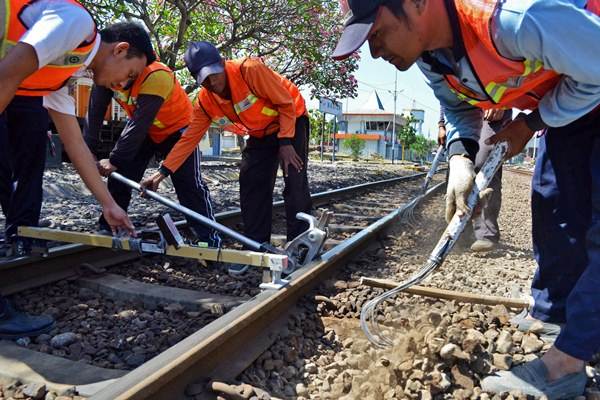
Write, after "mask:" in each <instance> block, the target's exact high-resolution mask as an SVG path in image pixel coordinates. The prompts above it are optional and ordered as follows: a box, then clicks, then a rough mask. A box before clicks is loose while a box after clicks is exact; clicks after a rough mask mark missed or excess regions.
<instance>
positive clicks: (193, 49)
mask: <svg viewBox="0 0 600 400" xmlns="http://www.w3.org/2000/svg"><path fill="white" fill-rule="evenodd" d="M183 59H184V60H185V65H186V66H187V68H188V70H189V71H190V73H191V74H192V76H193V77H194V78H196V81H197V82H198V85H202V82H204V80H205V79H206V77H207V76H209V75H212V74H218V73H221V72H223V71H225V68H224V67H223V58H222V57H221V55H220V54H219V50H218V49H217V48H216V47H215V46H214V45H213V44H212V43H209V42H191V43H190V45H189V46H188V48H187V50H186V51H185V54H184V56H183Z"/></svg>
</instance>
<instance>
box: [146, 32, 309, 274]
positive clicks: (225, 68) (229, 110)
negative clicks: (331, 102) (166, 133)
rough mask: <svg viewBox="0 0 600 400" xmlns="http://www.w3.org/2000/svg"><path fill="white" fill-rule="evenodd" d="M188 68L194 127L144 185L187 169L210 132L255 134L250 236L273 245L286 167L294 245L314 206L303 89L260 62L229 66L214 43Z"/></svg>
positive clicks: (246, 195) (248, 166) (248, 168)
mask: <svg viewBox="0 0 600 400" xmlns="http://www.w3.org/2000/svg"><path fill="white" fill-rule="evenodd" d="M185 62H186V65H187V67H188V69H189V71H190V72H191V74H192V76H194V77H195V78H196V80H197V82H198V84H199V85H201V86H202V88H201V89H200V92H199V93H198V99H197V100H196V103H195V107H194V115H193V117H192V123H191V124H190V127H189V128H188V129H187V130H186V131H185V132H184V133H183V135H182V136H181V139H180V140H179V142H178V143H177V144H176V145H175V147H174V148H173V150H172V151H171V153H170V154H169V155H168V156H167V158H166V160H165V161H164V162H163V163H162V166H161V167H160V170H159V171H158V172H157V173H156V174H155V175H153V176H152V177H150V178H148V179H146V180H145V181H143V182H142V185H145V186H148V187H150V188H154V189H156V188H157V187H158V185H159V183H160V182H161V181H162V180H163V179H164V178H165V177H167V176H168V175H170V174H171V173H173V172H174V171H176V170H177V169H178V168H179V167H180V165H181V164H182V163H183V162H184V160H185V159H186V158H187V157H188V156H189V154H190V153H191V152H192V151H193V150H194V148H195V147H196V146H197V145H198V143H199V142H200V140H201V139H202V137H203V136H204V135H205V133H206V132H207V131H208V128H209V127H210V126H211V125H213V126H217V127H219V128H222V129H225V130H226V131H230V132H233V133H235V134H237V135H241V136H244V135H249V136H250V138H249V139H248V141H247V144H246V147H245V148H244V151H243V153H242V165H241V169H240V203H241V209H242V219H243V222H244V232H245V234H246V235H247V236H248V237H250V238H251V239H253V240H256V241H258V242H263V243H264V242H267V243H268V242H270V240H271V219H272V217H271V215H272V202H273V189H274V185H275V178H276V176H277V170H278V168H279V165H280V164H281V167H282V169H283V172H284V180H285V189H284V191H283V197H284V201H285V211H286V219H287V237H288V240H292V239H293V238H295V237H296V236H298V235H299V234H301V233H302V232H304V231H305V230H306V229H307V228H308V226H307V224H306V223H305V222H303V221H298V220H297V219H296V214H297V213H299V212H309V211H310V209H311V207H312V204H311V199H310V192H309V187H308V178H307V175H306V165H307V162H308V137H309V130H310V124H309V120H308V116H307V111H306V105H305V103H304V99H303V98H302V95H301V94H300V92H299V90H298V88H297V87H296V85H294V84H293V83H292V82H290V81H289V80H287V79H285V78H284V77H282V76H281V75H279V74H277V73H276V72H274V71H273V70H271V69H269V68H268V67H267V66H266V65H265V64H263V62H262V61H261V60H259V59H256V58H245V59H239V60H227V61H225V60H223V59H222V58H221V55H220V54H219V51H218V50H217V49H216V47H215V46H213V45H212V44H211V43H208V42H195V43H191V44H190V46H189V48H188V49H187V51H186V53H185ZM247 268H248V267H247V266H245V265H234V266H231V267H230V269H229V273H230V274H232V275H239V274H242V273H244V272H245V271H246V270H247Z"/></svg>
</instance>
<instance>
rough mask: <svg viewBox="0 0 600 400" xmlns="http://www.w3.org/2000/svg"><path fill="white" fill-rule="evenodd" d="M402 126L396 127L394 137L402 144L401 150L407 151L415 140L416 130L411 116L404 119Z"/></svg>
mask: <svg viewBox="0 0 600 400" xmlns="http://www.w3.org/2000/svg"><path fill="white" fill-rule="evenodd" d="M404 120H405V122H404V124H402V125H400V126H399V127H398V131H397V132H396V136H397V137H398V140H399V141H400V144H402V149H403V150H404V151H405V150H408V149H410V148H411V146H412V145H413V143H415V141H416V140H417V130H416V129H415V127H414V123H415V119H414V118H413V116H412V115H409V116H406V117H404ZM404 151H403V152H402V159H403V160H404Z"/></svg>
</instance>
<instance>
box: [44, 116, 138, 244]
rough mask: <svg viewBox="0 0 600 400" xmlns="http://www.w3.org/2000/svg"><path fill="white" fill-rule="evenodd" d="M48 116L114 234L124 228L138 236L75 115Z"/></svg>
mask: <svg viewBox="0 0 600 400" xmlns="http://www.w3.org/2000/svg"><path fill="white" fill-rule="evenodd" d="M48 112H49V114H50V117H51V118H52V121H53V122H54V125H55V126H56V129H57V131H58V134H59V135H60V138H61V140H62V142H63V145H64V147H65V150H66V151H67V154H68V155H69V158H70V159H71V162H72V163H73V165H74V166H75V169H77V172H79V175H80V176H81V179H83V181H84V183H85V184H86V186H87V187H88V188H89V189H90V191H91V192H92V194H93V195H94V196H95V197H96V199H97V200H98V202H99V203H100V205H101V206H102V212H103V214H104V217H105V218H106V221H107V222H108V223H109V225H110V226H111V228H113V230H114V231H116V230H118V229H119V228H120V229H124V230H127V231H128V232H129V233H130V234H134V233H135V228H134V227H133V224H132V223H131V221H130V220H129V217H127V214H126V213H125V211H123V210H122V209H121V207H119V206H118V205H117V203H116V202H115V200H114V199H113V198H112V196H111V194H110V192H109V191H108V188H107V187H106V185H105V184H104V182H103V181H102V178H101V177H100V175H99V174H98V171H97V169H96V165H95V162H94V158H93V157H92V153H90V150H89V149H88V147H87V145H86V144H85V141H84V140H83V136H82V134H81V129H80V128H79V124H78V123H77V118H75V116H73V115H68V114H63V113H60V112H58V111H55V110H52V109H49V110H48Z"/></svg>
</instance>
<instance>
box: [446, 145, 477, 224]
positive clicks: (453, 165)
mask: <svg viewBox="0 0 600 400" xmlns="http://www.w3.org/2000/svg"><path fill="white" fill-rule="evenodd" d="M449 168H450V174H449V176H448V188H447V189H446V222H450V220H451V219H452V217H454V213H455V212H456V211H457V210H458V211H460V212H462V213H465V212H466V211H467V198H468V197H469V194H470V193H471V188H472V187H473V183H474V182H475V167H474V165H473V161H471V160H469V159H468V158H467V157H464V156H461V155H454V156H452V157H451V158H450V163H449Z"/></svg>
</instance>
